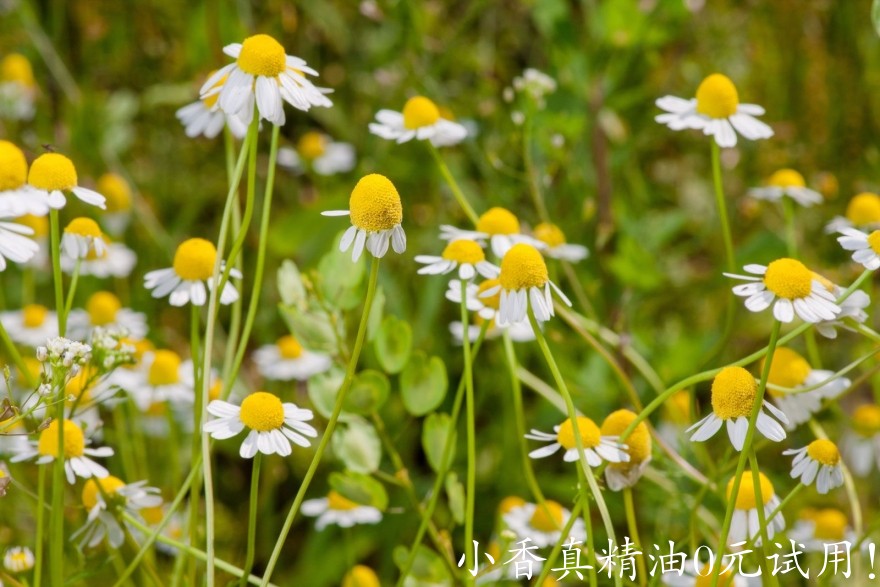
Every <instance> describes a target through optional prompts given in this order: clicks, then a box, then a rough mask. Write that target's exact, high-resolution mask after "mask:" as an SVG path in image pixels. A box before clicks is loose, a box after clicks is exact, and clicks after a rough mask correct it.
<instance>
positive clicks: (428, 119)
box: [403, 96, 440, 130]
mask: <svg viewBox="0 0 880 587" xmlns="http://www.w3.org/2000/svg"><path fill="white" fill-rule="evenodd" d="M438 120H440V110H439V109H438V108H437V105H436V104H434V102H432V101H431V100H429V99H428V98H425V97H424V96H414V97H412V98H410V99H409V100H407V101H406V104H404V106H403V126H405V127H406V128H408V129H410V130H412V129H416V128H421V127H423V126H431V125H432V124H434V123H436V122H437V121H438Z"/></svg>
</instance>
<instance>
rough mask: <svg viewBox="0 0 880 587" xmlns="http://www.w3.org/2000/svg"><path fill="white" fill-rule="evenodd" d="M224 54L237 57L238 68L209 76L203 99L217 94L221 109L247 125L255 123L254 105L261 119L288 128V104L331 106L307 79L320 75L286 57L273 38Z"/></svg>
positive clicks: (250, 41) (257, 39)
mask: <svg viewBox="0 0 880 587" xmlns="http://www.w3.org/2000/svg"><path fill="white" fill-rule="evenodd" d="M223 52H224V53H226V54H227V55H229V56H230V57H233V58H235V63H230V64H229V65H226V66H224V67H221V68H220V69H219V70H217V71H216V72H214V74H213V75H211V76H210V77H208V81H206V82H205V84H204V85H203V86H202V89H201V92H200V94H201V96H200V97H201V99H202V100H206V99H208V98H210V97H211V96H214V95H217V96H218V100H217V105H218V106H219V107H220V110H222V111H223V112H225V113H226V114H228V115H230V116H238V117H239V118H240V119H241V121H242V122H243V123H244V124H245V125H249V124H250V123H251V120H252V119H253V115H254V103H256V107H257V112H258V113H259V115H260V120H268V121H269V122H271V123H272V124H274V125H276V126H281V125H283V124H284V120H285V117H284V102H287V103H288V104H290V105H291V106H293V107H294V108H297V109H298V110H303V111H308V110H309V109H310V108H311V107H312V106H323V107H330V106H332V105H333V103H332V102H331V101H330V100H329V99H328V98H327V96H325V95H324V94H325V93H327V92H329V90H326V89H324V88H317V87H315V85H314V84H313V83H312V82H311V81H309V80H308V78H306V75H318V72H317V71H315V70H314V69H312V68H311V67H309V66H308V65H306V62H305V61H303V60H302V59H300V58H299V57H294V56H292V55H287V54H286V53H285V52H284V47H282V46H281V44H280V43H279V42H278V41H276V40H275V39H273V38H272V37H270V36H269V35H262V34H260V35H254V36H252V37H248V38H247V39H245V40H244V41H243V42H242V43H232V44H230V45H226V46H225V47H224V48H223ZM224 80H225V81H224Z"/></svg>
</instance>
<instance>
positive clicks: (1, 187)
mask: <svg viewBox="0 0 880 587" xmlns="http://www.w3.org/2000/svg"><path fill="white" fill-rule="evenodd" d="M27 175H28V164H27V159H25V156H24V152H22V150H21V149H19V148H18V147H16V146H15V145H14V144H12V143H10V142H9V141H2V140H0V216H2V217H6V216H24V215H26V214H34V215H36V216H45V215H46V214H48V213H49V204H48V202H47V201H46V199H45V198H35V197H33V194H32V193H31V191H30V190H29V188H28V185H27Z"/></svg>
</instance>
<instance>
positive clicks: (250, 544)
mask: <svg viewBox="0 0 880 587" xmlns="http://www.w3.org/2000/svg"><path fill="white" fill-rule="evenodd" d="M275 128H278V127H275ZM262 457H263V454H262V453H261V452H260V451H257V454H256V456H255V457H254V466H253V469H252V470H251V498H250V508H248V534H247V555H246V556H245V559H244V568H243V571H244V572H243V573H242V575H241V582H240V583H239V585H240V587H244V586H245V585H247V577H248V576H249V575H250V572H251V568H253V566H254V550H255V547H256V540H257V495H258V492H259V487H260V464H261V463H262V461H263V459H262Z"/></svg>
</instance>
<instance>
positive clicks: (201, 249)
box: [174, 238, 217, 281]
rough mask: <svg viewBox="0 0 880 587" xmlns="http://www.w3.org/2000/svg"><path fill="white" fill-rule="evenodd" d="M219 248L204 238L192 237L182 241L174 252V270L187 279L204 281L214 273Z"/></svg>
mask: <svg viewBox="0 0 880 587" xmlns="http://www.w3.org/2000/svg"><path fill="white" fill-rule="evenodd" d="M216 260H217V249H216V248H215V247H214V243H212V242H211V241H207V240H205V239H203V238H191V239H189V240H185V241H183V242H182V243H180V246H179V247H177V252H175V253H174V272H175V273H177V275H178V276H179V277H180V278H181V279H185V280H187V281H204V280H206V279H209V278H210V277H211V275H213V273H214V262H215V261H216Z"/></svg>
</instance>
